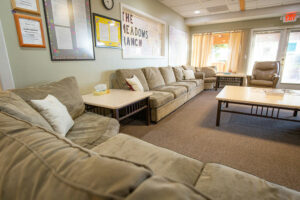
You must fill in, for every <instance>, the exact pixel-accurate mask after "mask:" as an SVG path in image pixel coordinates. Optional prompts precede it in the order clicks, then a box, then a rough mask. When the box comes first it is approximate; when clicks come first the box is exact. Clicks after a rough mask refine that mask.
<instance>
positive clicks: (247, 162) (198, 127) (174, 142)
mask: <svg viewBox="0 0 300 200" xmlns="http://www.w3.org/2000/svg"><path fill="white" fill-rule="evenodd" d="M216 95H217V92H215V91H205V92H202V93H201V94H199V95H198V96H197V97H195V98H193V99H192V100H191V101H189V102H187V103H186V104H185V105H183V106H182V107H180V108H179V109H178V110H176V111H175V112H173V113H172V114H170V115H169V116H167V117H166V118H165V119H163V120H161V121H160V122H159V123H158V124H153V125H151V126H145V125H144V123H143V122H141V121H135V120H131V121H130V122H127V123H126V124H124V125H123V126H122V127H121V130H120V131H121V132H123V133H127V134H129V135H132V136H135V137H138V138H140V139H142V140H144V141H147V142H150V143H152V144H155V145H158V146H161V147H165V148H168V149H171V150H173V151H176V152H178V153H181V154H184V155H186V156H189V157H192V158H195V159H198V160H200V161H202V162H214V163H221V164H224V165H227V166H230V167H233V168H235V169H239V170H242V171H245V172H248V173H250V174H254V175H256V176H258V177H261V178H263V179H266V180H268V181H271V182H274V183H277V184H280V185H284V186H287V187H289V188H292V189H296V190H298V191H300V123H295V122H286V121H279V120H272V119H265V118H257V117H252V116H244V115H236V114H229V113H222V116H221V126H220V127H216V126H215V121H216V107H217V101H216V100H215V96H216ZM229 107H230V108H233V109H237V107H234V106H229ZM239 109H240V108H239ZM299 114H300V113H299ZM287 115H290V116H291V115H292V112H289V113H287ZM298 118H300V117H298Z"/></svg>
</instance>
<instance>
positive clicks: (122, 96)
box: [82, 89, 152, 109]
mask: <svg viewBox="0 0 300 200" xmlns="http://www.w3.org/2000/svg"><path fill="white" fill-rule="evenodd" d="M150 95H152V92H137V91H131V90H119V89H110V93H109V94H104V95H101V96H95V95H94V94H86V95H83V96H82V98H83V102H84V103H85V104H88V105H92V106H98V107H103V108H109V109H119V108H122V107H124V106H127V105H130V104H132V103H134V102H137V101H139V100H142V99H145V98H147V97H149V96H150Z"/></svg>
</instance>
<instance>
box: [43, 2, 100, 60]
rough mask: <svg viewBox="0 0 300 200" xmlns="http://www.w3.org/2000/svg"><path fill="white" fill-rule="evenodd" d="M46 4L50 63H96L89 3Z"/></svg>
mask: <svg viewBox="0 0 300 200" xmlns="http://www.w3.org/2000/svg"><path fill="white" fill-rule="evenodd" d="M43 1H44V9H45V18H46V22H47V32H48V39H49V46H50V54H51V60H52V61H69V60H95V52H94V42H93V34H92V23H91V6H90V0H43Z"/></svg>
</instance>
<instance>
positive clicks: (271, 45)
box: [247, 30, 282, 75]
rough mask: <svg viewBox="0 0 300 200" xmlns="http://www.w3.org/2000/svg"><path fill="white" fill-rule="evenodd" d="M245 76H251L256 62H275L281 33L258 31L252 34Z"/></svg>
mask: <svg viewBox="0 0 300 200" xmlns="http://www.w3.org/2000/svg"><path fill="white" fill-rule="evenodd" d="M252 37H253V40H252V45H251V46H252V47H251V53H250V61H249V65H248V70H247V74H249V75H251V74H252V69H253V66H254V63H255V62H256V61H276V60H278V57H279V51H280V48H279V46H280V41H281V38H282V31H281V30H277V31H258V32H254V33H253V36H252Z"/></svg>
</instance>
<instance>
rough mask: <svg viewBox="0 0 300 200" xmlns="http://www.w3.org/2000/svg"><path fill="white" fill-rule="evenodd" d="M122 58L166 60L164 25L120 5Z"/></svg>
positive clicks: (135, 10)
mask: <svg viewBox="0 0 300 200" xmlns="http://www.w3.org/2000/svg"><path fill="white" fill-rule="evenodd" d="M121 19H122V40H123V44H122V49H123V58H166V32H167V31H166V23H165V22H164V21H162V20H160V19H158V18H155V17H153V16H151V15H149V14H147V13H144V12H142V11H139V10H137V9H135V8H132V7H130V6H127V5H125V4H121Z"/></svg>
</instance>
